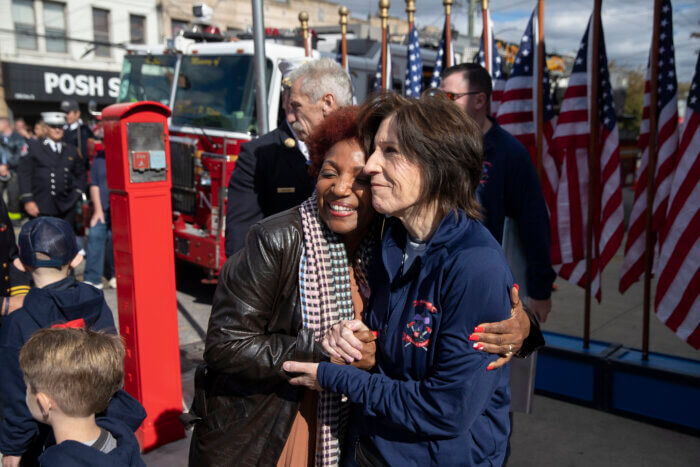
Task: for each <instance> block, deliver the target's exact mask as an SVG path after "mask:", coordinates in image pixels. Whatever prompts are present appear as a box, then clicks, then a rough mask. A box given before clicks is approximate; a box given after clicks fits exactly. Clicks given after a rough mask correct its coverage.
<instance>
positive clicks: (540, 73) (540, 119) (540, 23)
mask: <svg viewBox="0 0 700 467" xmlns="http://www.w3.org/2000/svg"><path fill="white" fill-rule="evenodd" d="M544 66H545V56H544V0H538V2H537V73H536V74H535V76H536V77H537V176H538V177H539V178H540V180H542V128H544V109H543V108H542V106H543V105H544V100H543V97H544V92H545V89H544V83H543V80H544ZM546 91H547V92H549V89H547V90H546Z"/></svg>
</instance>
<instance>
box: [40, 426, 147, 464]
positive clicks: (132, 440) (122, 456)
mask: <svg viewBox="0 0 700 467" xmlns="http://www.w3.org/2000/svg"><path fill="white" fill-rule="evenodd" d="M95 421H96V422H97V425H99V426H100V427H102V428H104V429H105V430H107V431H109V432H110V433H112V436H114V437H115V438H116V440H117V447H116V448H114V449H113V450H112V451H110V452H109V453H107V454H105V453H104V452H100V451H98V450H97V449H95V448H93V447H90V446H86V445H85V444H83V443H80V442H78V441H64V442H62V443H61V444H57V445H55V446H51V447H50V448H48V449H47V450H46V451H44V454H42V455H41V456H40V457H39V465H41V466H42V467H64V466H66V467H80V466H100V467H140V466H145V465H146V464H145V463H144V462H143V459H141V454H140V450H139V444H138V442H137V441H136V437H135V436H134V433H133V431H132V430H131V428H129V427H128V426H126V425H125V424H124V423H122V422H120V421H119V420H114V419H111V418H109V417H98V418H97V419H96V420H95Z"/></svg>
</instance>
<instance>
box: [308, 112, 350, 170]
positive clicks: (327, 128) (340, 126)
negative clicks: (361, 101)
mask: <svg viewBox="0 0 700 467" xmlns="http://www.w3.org/2000/svg"><path fill="white" fill-rule="evenodd" d="M358 114H359V107H357V106H356V105H349V106H345V107H340V108H339V109H337V110H335V111H334V112H333V113H330V114H328V115H327V116H326V118H324V119H323V122H321V124H320V125H319V126H318V127H317V128H316V129H315V130H314V131H313V133H312V134H311V137H310V138H309V140H308V141H307V143H306V145H307V147H308V149H309V156H310V158H311V166H310V167H309V174H311V176H312V177H314V178H316V177H318V173H319V172H320V171H321V166H322V165H323V161H324V160H325V158H326V154H328V151H330V149H331V148H332V147H333V146H335V145H336V144H337V143H339V142H341V141H345V140H355V141H357V142H358V144H359V142H360V134H359V130H358V127H357V116H358Z"/></svg>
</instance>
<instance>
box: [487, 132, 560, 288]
mask: <svg viewBox="0 0 700 467" xmlns="http://www.w3.org/2000/svg"><path fill="white" fill-rule="evenodd" d="M491 123H492V124H493V126H492V127H491V128H490V129H489V131H487V132H486V134H485V135H484V173H483V175H482V179H481V185H480V187H479V189H478V191H477V193H478V196H479V200H480V201H481V204H482V205H483V207H484V211H485V213H484V214H485V216H486V219H485V221H484V225H486V228H487V229H489V232H491V235H493V236H494V237H495V238H496V240H498V242H499V243H500V242H501V241H502V240H503V223H504V222H505V217H506V216H508V217H510V218H512V219H514V220H515V222H516V224H517V226H518V231H519V232H520V240H521V242H522V245H523V249H524V250H525V258H526V263H527V268H526V275H527V291H528V295H529V296H530V297H532V298H534V299H537V300H545V299H547V298H549V297H550V295H551V294H552V283H553V282H554V278H555V277H556V274H555V272H554V270H553V269H552V263H551V260H550V257H549V243H550V233H549V214H547V205H546V204H545V202H544V195H543V194H542V188H541V186H540V181H539V178H538V177H537V171H536V170H535V166H534V164H533V163H532V159H531V158H530V153H529V152H528V151H527V149H526V148H525V146H523V145H522V143H521V142H520V141H518V140H517V139H515V137H514V136H513V135H511V134H510V133H508V132H507V131H506V130H504V129H503V128H501V126H500V125H498V123H496V121H495V120H493V119H491Z"/></svg>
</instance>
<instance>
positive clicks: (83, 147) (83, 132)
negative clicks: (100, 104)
mask: <svg viewBox="0 0 700 467" xmlns="http://www.w3.org/2000/svg"><path fill="white" fill-rule="evenodd" d="M78 135H80V136H78ZM94 137H95V134H94V133H93V132H92V130H91V129H90V128H89V127H88V126H87V125H85V124H84V123H83V122H82V120H80V123H79V124H78V125H77V126H76V128H75V129H74V130H71V129H70V125H66V126H65V128H64V130H63V142H64V143H68V144H70V145H72V146H75V147H76V148H80V153H79V155H80V156H82V158H83V159H84V160H85V161H87V160H88V139H90V138H94ZM78 141H80V145H78Z"/></svg>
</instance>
